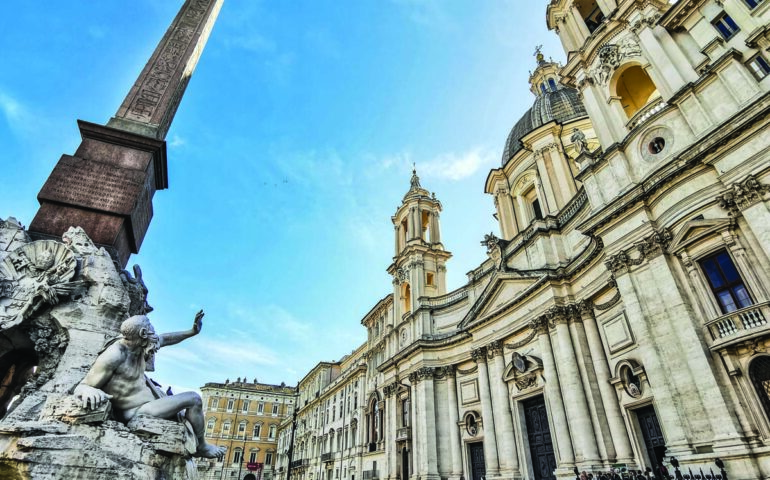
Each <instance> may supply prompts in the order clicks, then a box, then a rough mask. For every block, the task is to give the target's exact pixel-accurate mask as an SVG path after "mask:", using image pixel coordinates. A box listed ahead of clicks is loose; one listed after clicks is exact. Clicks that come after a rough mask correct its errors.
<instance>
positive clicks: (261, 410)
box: [257, 402, 265, 414]
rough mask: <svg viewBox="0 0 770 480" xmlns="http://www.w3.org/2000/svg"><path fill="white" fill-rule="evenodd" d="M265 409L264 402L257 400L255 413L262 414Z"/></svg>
mask: <svg viewBox="0 0 770 480" xmlns="http://www.w3.org/2000/svg"><path fill="white" fill-rule="evenodd" d="M264 411H265V402H259V405H258V406H257V413H259V414H262V413H264Z"/></svg>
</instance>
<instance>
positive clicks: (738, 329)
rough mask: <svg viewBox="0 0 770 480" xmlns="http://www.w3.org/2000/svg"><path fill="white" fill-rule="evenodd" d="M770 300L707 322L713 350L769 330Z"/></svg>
mask: <svg viewBox="0 0 770 480" xmlns="http://www.w3.org/2000/svg"><path fill="white" fill-rule="evenodd" d="M768 318H770V302H765V303H759V304H757V305H752V306H750V307H746V308H742V309H740V310H735V311H734V312H730V313H728V314H726V315H722V316H721V317H718V318H715V319H714V320H711V321H710V322H708V323H706V327H707V328H708V329H709V332H710V333H711V339H712V340H713V342H712V344H711V350H717V349H720V348H724V347H727V346H730V345H733V344H736V343H738V342H741V341H743V340H745V339H747V338H749V337H753V336H755V335H757V334H760V333H766V332H767V330H768V326H767V319H768Z"/></svg>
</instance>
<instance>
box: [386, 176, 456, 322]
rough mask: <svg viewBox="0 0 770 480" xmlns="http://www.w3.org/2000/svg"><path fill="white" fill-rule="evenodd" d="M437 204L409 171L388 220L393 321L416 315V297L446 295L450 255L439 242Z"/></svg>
mask: <svg viewBox="0 0 770 480" xmlns="http://www.w3.org/2000/svg"><path fill="white" fill-rule="evenodd" d="M440 213H441V202H439V201H438V199H436V195H435V194H431V193H430V192H428V191H427V190H425V189H424V188H422V186H420V178H419V177H418V176H417V171H416V169H413V170H412V179H411V181H410V186H409V191H408V192H406V195H404V198H403V200H402V201H401V205H400V206H399V207H398V210H396V213H395V215H393V217H392V218H391V220H392V221H393V228H394V231H395V256H394V257H393V263H392V264H391V265H390V266H389V267H388V273H390V274H391V275H392V276H393V298H394V302H393V303H394V312H395V320H396V322H398V321H399V319H401V318H403V317H404V316H405V315H406V314H407V313H409V312H411V313H416V312H417V311H418V309H419V308H420V301H419V299H420V297H435V296H438V295H443V294H445V293H446V261H447V260H449V258H450V257H451V256H452V254H451V253H449V252H447V251H446V250H444V245H443V244H442V243H441V229H440V222H439V214H440Z"/></svg>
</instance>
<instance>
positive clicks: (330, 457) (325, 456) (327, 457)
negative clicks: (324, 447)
mask: <svg viewBox="0 0 770 480" xmlns="http://www.w3.org/2000/svg"><path fill="white" fill-rule="evenodd" d="M321 461H322V462H332V461H334V454H333V453H332V452H328V453H322V454H321Z"/></svg>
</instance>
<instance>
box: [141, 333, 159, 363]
mask: <svg viewBox="0 0 770 480" xmlns="http://www.w3.org/2000/svg"><path fill="white" fill-rule="evenodd" d="M157 351H158V338H157V337H154V338H149V339H148V340H147V344H146V345H145V346H144V364H145V366H144V370H145V371H146V372H154V371H155V352H157Z"/></svg>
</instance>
